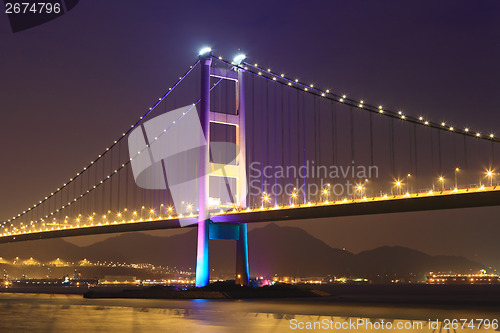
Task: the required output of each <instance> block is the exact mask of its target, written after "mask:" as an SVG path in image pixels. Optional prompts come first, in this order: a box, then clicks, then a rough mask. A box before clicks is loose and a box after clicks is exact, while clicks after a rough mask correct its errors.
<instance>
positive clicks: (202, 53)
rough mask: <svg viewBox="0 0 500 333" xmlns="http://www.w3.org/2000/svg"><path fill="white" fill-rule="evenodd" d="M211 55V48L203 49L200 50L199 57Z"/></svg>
mask: <svg viewBox="0 0 500 333" xmlns="http://www.w3.org/2000/svg"><path fill="white" fill-rule="evenodd" d="M210 53H212V48H210V47H204V48H202V49H201V50H200V53H199V55H200V56H203V55H208V54H210Z"/></svg>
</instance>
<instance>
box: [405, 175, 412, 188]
mask: <svg viewBox="0 0 500 333" xmlns="http://www.w3.org/2000/svg"><path fill="white" fill-rule="evenodd" d="M410 177H411V173H409V174H407V175H406V193H410Z"/></svg>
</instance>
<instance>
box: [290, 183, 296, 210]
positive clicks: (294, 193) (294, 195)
mask: <svg viewBox="0 0 500 333" xmlns="http://www.w3.org/2000/svg"><path fill="white" fill-rule="evenodd" d="M291 201H292V202H291V205H292V206H295V203H296V201H297V188H296V187H294V188H293V191H292V200H291Z"/></svg>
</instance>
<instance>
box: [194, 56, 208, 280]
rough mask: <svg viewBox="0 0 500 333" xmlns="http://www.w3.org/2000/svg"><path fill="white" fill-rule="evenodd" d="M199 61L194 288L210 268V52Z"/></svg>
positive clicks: (206, 276) (206, 277) (205, 276)
mask: <svg viewBox="0 0 500 333" xmlns="http://www.w3.org/2000/svg"><path fill="white" fill-rule="evenodd" d="M200 61H201V104H200V122H201V128H202V130H203V134H204V136H205V140H206V142H205V143H206V145H205V146H204V147H203V148H202V149H200V166H199V173H198V177H199V178H198V179H199V185H198V209H199V210H198V213H199V215H198V244H197V256H196V287H204V286H206V285H208V282H209V273H210V268H209V265H208V240H209V235H208V232H209V211H208V179H209V176H208V175H209V167H208V166H209V156H210V155H209V149H210V148H209V146H210V145H209V142H210V65H211V63H212V58H211V52H207V53H205V54H202V55H200Z"/></svg>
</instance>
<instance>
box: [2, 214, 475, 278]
mask: <svg viewBox="0 0 500 333" xmlns="http://www.w3.org/2000/svg"><path fill="white" fill-rule="evenodd" d="M248 243H249V244H248V246H249V252H250V270H251V274H252V275H265V276H271V275H274V274H278V275H280V276H283V275H287V276H326V275H352V276H363V277H368V278H370V279H374V280H377V279H382V277H386V278H387V277H393V276H394V277H397V276H412V275H414V276H420V277H421V276H423V274H425V273H427V272H429V271H435V272H444V271H454V272H470V271H478V270H479V269H481V268H482V265H481V264H479V263H477V262H473V261H470V260H468V259H465V258H463V257H454V256H430V255H427V254H425V253H423V252H420V251H416V250H412V249H408V248H404V247H398V246H395V247H388V246H385V247H380V248H376V249H373V250H370V251H363V252H361V253H359V254H352V253H350V252H348V251H344V250H340V249H336V248H332V247H330V246H329V245H327V244H326V243H324V242H323V241H321V240H319V239H317V238H315V237H313V236H311V235H310V234H309V233H307V232H306V231H304V230H303V229H301V228H296V227H280V226H278V225H276V224H269V225H267V226H265V227H262V228H257V229H253V230H252V231H250V232H249V234H248ZM235 250H236V246H235V242H234V241H210V261H211V262H210V266H211V269H213V270H214V272H215V273H219V274H222V273H228V274H229V275H231V274H234V269H235ZM0 253H1V256H2V257H3V258H14V257H19V258H29V257H33V258H35V259H37V260H40V261H44V262H47V261H50V260H53V259H55V258H61V259H63V260H67V261H78V260H81V259H83V258H86V259H88V260H90V261H98V260H99V261H115V262H116V261H119V262H128V263H140V262H148V263H152V264H155V265H162V266H170V267H174V266H175V267H177V268H183V269H191V270H194V267H195V263H196V230H195V229H192V230H190V231H188V232H187V233H184V234H179V235H173V236H169V237H157V236H151V235H148V234H144V233H124V234H120V235H118V236H114V237H110V238H108V239H106V240H104V241H101V242H98V243H95V244H92V245H89V246H86V247H79V246H76V245H73V244H71V243H68V242H66V241H64V240H63V239H48V240H40V241H32V242H20V243H12V244H1V245H0Z"/></svg>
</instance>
